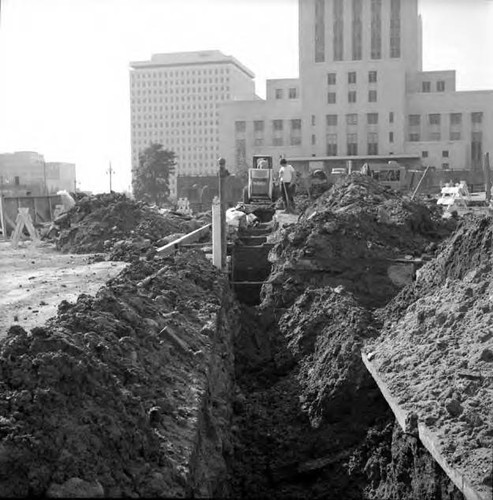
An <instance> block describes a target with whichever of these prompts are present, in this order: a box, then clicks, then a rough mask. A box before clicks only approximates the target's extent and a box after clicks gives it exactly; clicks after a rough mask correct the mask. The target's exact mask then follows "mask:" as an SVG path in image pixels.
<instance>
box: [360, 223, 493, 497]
mask: <svg viewBox="0 0 493 500" xmlns="http://www.w3.org/2000/svg"><path fill="white" fill-rule="evenodd" d="M492 241H493V219H492V218H491V217H483V218H468V219H467V220H466V221H464V222H463V223H462V225H461V227H460V228H459V230H458V231H457V232H456V233H455V234H454V236H453V237H452V238H451V239H450V240H449V241H447V242H446V243H445V244H444V246H443V247H442V248H441V252H440V253H439V255H438V256H437V258H436V259H435V260H433V261H432V262H430V263H429V264H428V265H426V266H424V267H423V268H422V269H420V271H419V273H418V277H417V280H416V282H415V284H413V285H412V286H410V287H408V288H406V289H405V290H403V291H402V293H401V294H400V295H398V296H397V297H396V298H395V299H394V300H393V301H392V302H391V303H390V304H389V305H388V307H387V308H385V309H383V310H382V311H380V317H381V321H382V322H383V323H384V326H383V328H382V330H381V334H380V336H379V337H378V338H377V339H374V340H372V341H369V342H367V345H366V351H367V352H373V353H374V358H373V359H372V362H373V364H374V365H375V367H376V368H377V369H378V372H379V374H380V376H381V377H382V379H383V380H384V381H385V383H386V384H387V385H388V387H389V389H390V391H391V392H392V394H393V396H394V397H396V398H397V399H398V400H399V403H400V404H401V405H402V407H403V408H404V409H406V410H408V411H410V412H414V413H416V414H417V416H418V419H419V422H420V423H422V424H425V425H426V426H427V427H428V428H429V429H431V430H432V432H434V433H435V434H436V435H437V436H438V439H439V442H438V443H437V447H438V448H439V450H440V452H441V453H442V454H443V455H444V456H445V457H446V459H447V461H448V462H449V463H450V464H451V465H452V466H453V467H454V468H455V469H456V470H458V471H459V472H460V473H462V474H463V475H464V476H465V478H466V480H467V481H468V482H469V483H470V484H471V485H473V487H474V488H475V489H476V491H478V492H480V493H482V494H484V495H485V498H488V497H490V496H491V495H492V486H493V476H492V474H493V453H492V450H493V413H492V408H493V389H492V388H493V326H492V325H493V307H492V299H493V266H492V257H493V256H492Z"/></svg>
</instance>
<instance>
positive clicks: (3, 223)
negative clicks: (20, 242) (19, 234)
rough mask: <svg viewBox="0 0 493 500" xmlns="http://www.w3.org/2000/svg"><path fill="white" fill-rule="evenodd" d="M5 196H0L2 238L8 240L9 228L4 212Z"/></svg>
mask: <svg viewBox="0 0 493 500" xmlns="http://www.w3.org/2000/svg"><path fill="white" fill-rule="evenodd" d="M3 210H4V209H3V194H0V224H1V225H2V236H3V238H4V239H5V240H6V239H7V226H6V225H5V214H4V212H3Z"/></svg>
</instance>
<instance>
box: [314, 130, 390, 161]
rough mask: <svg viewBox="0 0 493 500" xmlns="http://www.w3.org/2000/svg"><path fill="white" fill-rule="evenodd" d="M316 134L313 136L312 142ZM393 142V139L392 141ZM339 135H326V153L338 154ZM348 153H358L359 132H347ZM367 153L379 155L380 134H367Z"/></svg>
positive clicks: (353, 154)
mask: <svg viewBox="0 0 493 500" xmlns="http://www.w3.org/2000/svg"><path fill="white" fill-rule="evenodd" d="M314 139H315V136H312V144H314V143H315V141H314ZM391 142H393V141H391ZM337 143H338V136H337V134H327V137H326V153H327V155H328V156H337V155H338V144H337ZM346 154H347V155H348V156H356V155H357V154H358V134H355V133H350V134H346ZM367 154H369V155H378V134H377V133H376V132H370V133H368V135H367Z"/></svg>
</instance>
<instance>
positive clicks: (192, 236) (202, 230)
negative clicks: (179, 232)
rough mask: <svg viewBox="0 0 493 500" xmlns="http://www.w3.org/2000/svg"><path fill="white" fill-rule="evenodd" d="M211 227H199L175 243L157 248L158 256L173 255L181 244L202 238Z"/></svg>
mask: <svg viewBox="0 0 493 500" xmlns="http://www.w3.org/2000/svg"><path fill="white" fill-rule="evenodd" d="M211 226H212V224H206V225H205V226H202V227H199V228H198V229H196V230H195V231H192V232H191V233H188V234H185V235H184V236H181V237H180V238H178V239H176V240H175V241H172V242H171V243H168V244H167V245H164V246H162V247H160V248H158V249H157V252H158V253H159V254H160V255H169V254H170V253H173V252H174V251H175V250H177V249H178V247H179V246H180V245H181V244H183V243H192V242H194V241H196V240H198V239H199V238H201V237H202V236H204V234H207V233H208V232H209V231H210V228H211Z"/></svg>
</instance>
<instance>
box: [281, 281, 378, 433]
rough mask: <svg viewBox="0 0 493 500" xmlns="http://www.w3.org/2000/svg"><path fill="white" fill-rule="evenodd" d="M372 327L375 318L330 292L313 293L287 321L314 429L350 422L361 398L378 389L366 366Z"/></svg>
mask: <svg viewBox="0 0 493 500" xmlns="http://www.w3.org/2000/svg"><path fill="white" fill-rule="evenodd" d="M371 323H372V316H371V313H370V312H369V311H367V310H366V309H364V308H363V307H361V306H360V305H358V304H357V302H356V301H355V300H354V298H353V297H352V296H351V295H350V294H348V293H347V292H344V291H343V290H342V289H335V290H334V289H332V288H330V287H325V288H323V289H311V288H308V289H307V290H305V292H304V293H303V295H301V296H300V297H299V298H298V299H297V301H296V302H295V304H294V305H293V306H292V307H291V308H290V309H288V311H287V312H286V313H285V314H284V315H283V316H282V317H281V319H280V321H279V328H280V332H281V334H282V335H283V336H284V338H285V339H286V342H287V349H288V350H289V352H290V354H291V355H292V356H293V357H294V359H295V361H296V363H297V364H298V366H299V370H300V371H299V382H300V386H301V388H302V394H303V395H302V400H303V408H304V410H305V411H306V412H307V413H308V416H309V417H310V421H311V423H312V425H314V426H318V425H319V424H320V422H321V421H322V420H325V421H326V422H333V421H334V420H340V419H342V418H345V416H346V415H347V414H349V413H351V408H352V407H353V404H354V403H353V402H354V399H355V395H356V394H357V393H358V392H359V391H361V390H366V389H367V387H368V386H369V385H373V381H372V380H371V379H370V376H369V374H368V372H367V370H366V368H365V367H364V365H363V363H362V362H361V348H362V345H363V339H365V338H368V337H370V336H371V335H375V334H376V332H375V331H374V329H373V328H372V327H371Z"/></svg>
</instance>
